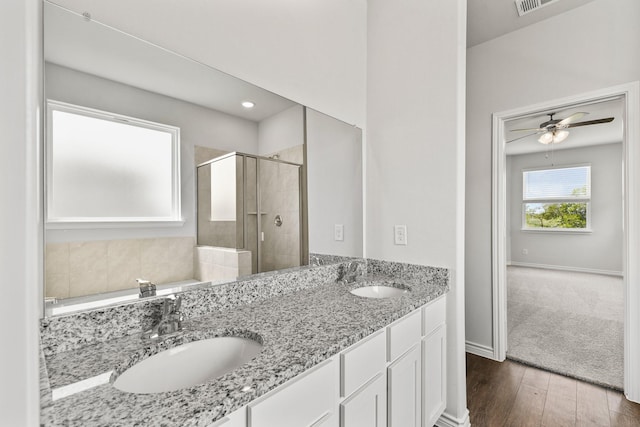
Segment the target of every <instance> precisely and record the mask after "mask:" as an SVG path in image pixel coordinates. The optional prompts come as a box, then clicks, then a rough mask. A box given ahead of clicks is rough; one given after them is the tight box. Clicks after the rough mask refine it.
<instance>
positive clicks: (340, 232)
mask: <svg viewBox="0 0 640 427" xmlns="http://www.w3.org/2000/svg"><path fill="white" fill-rule="evenodd" d="M333 240H337V241H339V242H342V241H343V240H344V225H342V224H335V225H334V226H333Z"/></svg>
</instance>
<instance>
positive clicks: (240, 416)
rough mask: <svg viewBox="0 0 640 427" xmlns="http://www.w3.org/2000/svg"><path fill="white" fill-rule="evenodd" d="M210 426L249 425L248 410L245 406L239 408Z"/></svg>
mask: <svg viewBox="0 0 640 427" xmlns="http://www.w3.org/2000/svg"><path fill="white" fill-rule="evenodd" d="M209 427H247V411H246V409H245V408H242V409H240V410H237V411H235V412H234V413H232V414H230V415H227V416H226V417H224V418H223V419H221V420H218V421H216V422H215V423H213V424H212V425H210V426H209Z"/></svg>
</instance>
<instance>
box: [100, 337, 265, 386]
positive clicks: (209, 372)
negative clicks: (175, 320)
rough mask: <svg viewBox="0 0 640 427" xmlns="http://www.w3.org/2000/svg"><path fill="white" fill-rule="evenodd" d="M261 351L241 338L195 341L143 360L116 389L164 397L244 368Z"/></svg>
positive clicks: (125, 374) (118, 381)
mask: <svg viewBox="0 0 640 427" xmlns="http://www.w3.org/2000/svg"><path fill="white" fill-rule="evenodd" d="M261 349H262V344H260V343H259V342H257V341H254V340H251V339H248V338H242V337H217V338H209V339H205V340H200V341H193V342H190V343H187V344H182V345H179V346H177V347H173V348H170V349H168V350H165V351H163V352H160V353H158V354H155V355H153V356H151V357H149V358H147V359H144V360H142V361H140V362H138V363H136V364H135V365H133V366H132V367H130V368H129V369H127V370H126V371H124V372H123V373H122V374H121V375H120V376H118V377H117V378H116V380H115V381H114V383H113V386H114V387H115V388H117V389H119V390H121V391H126V392H129V393H161V392H166V391H173V390H179V389H181V388H187V387H192V386H195V385H198V384H203V383H205V382H207V381H209V380H212V379H214V378H217V377H219V376H222V375H224V374H226V373H228V372H231V371H233V370H234V369H236V368H238V367H240V366H242V365H244V364H245V363H247V362H248V361H249V360H251V359H253V358H254V357H255V356H256V355H257V354H258V353H259V352H260V350H261Z"/></svg>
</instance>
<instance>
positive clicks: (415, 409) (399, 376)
mask: <svg viewBox="0 0 640 427" xmlns="http://www.w3.org/2000/svg"><path fill="white" fill-rule="evenodd" d="M421 364H422V362H421V359H420V343H419V342H417V343H416V344H415V345H414V346H413V347H412V348H411V349H410V350H409V351H408V352H406V353H405V354H404V355H402V356H401V357H400V358H399V359H398V360H396V361H395V362H393V363H392V364H391V365H390V366H389V367H388V368H387V381H388V382H389V387H388V390H389V396H387V399H388V407H389V409H388V411H389V426H388V427H420V425H421V419H422V398H421V388H422V380H421V378H422V377H421V376H420V372H421V366H420V365H421Z"/></svg>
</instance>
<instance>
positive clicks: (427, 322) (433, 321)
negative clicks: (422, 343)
mask: <svg viewBox="0 0 640 427" xmlns="http://www.w3.org/2000/svg"><path fill="white" fill-rule="evenodd" d="M446 320H447V298H446V297H445V296H444V295H443V296H441V297H439V298H438V299H436V300H435V301H431V302H429V303H428V304H427V305H425V306H424V307H422V336H423V337H426V336H427V335H429V334H430V333H432V332H433V331H435V330H436V329H438V327H440V325H444V324H445V322H446Z"/></svg>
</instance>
